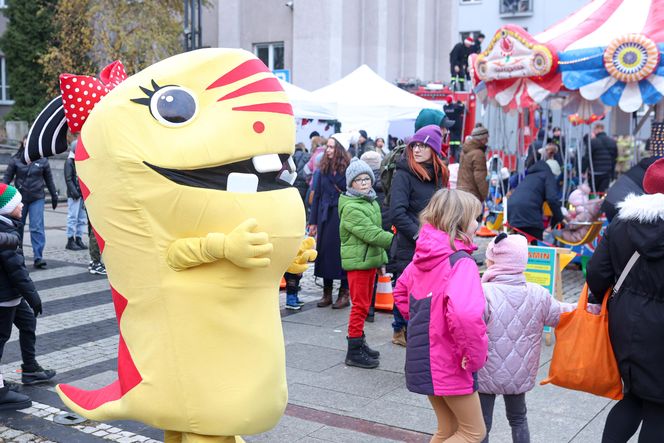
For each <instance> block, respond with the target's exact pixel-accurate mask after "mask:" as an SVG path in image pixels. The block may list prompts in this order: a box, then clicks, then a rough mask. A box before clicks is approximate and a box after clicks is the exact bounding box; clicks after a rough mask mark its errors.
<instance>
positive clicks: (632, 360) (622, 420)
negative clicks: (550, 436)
mask: <svg viewBox="0 0 664 443" xmlns="http://www.w3.org/2000/svg"><path fill="white" fill-rule="evenodd" d="M643 187H644V190H645V191H646V194H645V195H639V196H637V195H630V196H629V197H627V199H626V200H625V201H624V202H623V203H621V204H620V205H619V207H620V212H619V213H618V216H617V217H616V218H614V219H613V221H612V222H611V224H610V225H609V227H608V229H607V230H606V233H605V234H604V238H603V239H602V241H600V242H599V244H598V246H597V249H596V250H595V253H594V254H593V256H592V258H591V259H590V262H589V263H588V277H587V281H588V287H589V288H590V290H591V291H592V293H593V296H594V297H595V299H596V301H597V302H601V301H602V299H603V298H604V296H605V293H606V291H607V290H608V289H609V288H610V287H612V286H613V285H614V284H615V283H616V280H618V278H619V276H620V274H621V273H622V271H623V269H625V267H626V265H627V262H628V261H629V259H630V258H631V257H632V255H633V254H634V251H637V252H638V253H639V254H640V256H639V258H638V259H637V261H636V263H635V264H634V266H633V267H632V269H631V271H630V272H629V274H627V277H626V279H625V281H624V282H623V285H622V286H621V288H620V290H619V291H618V293H617V294H616V295H615V296H612V297H611V298H610V299H609V303H608V308H609V336H610V337H611V345H612V346H613V351H614V353H615V355H616V360H618V368H619V370H620V377H621V378H622V380H623V383H624V394H625V396H624V398H623V399H622V400H620V401H619V402H618V403H616V405H615V406H614V407H613V409H611V412H609V415H608V416H607V418H606V424H605V426H604V435H603V437H602V442H603V443H609V442H621V443H622V442H626V441H627V440H629V439H630V438H631V437H632V435H634V433H635V432H636V430H637V428H638V427H639V425H641V432H640V434H639V442H648V443H654V442H661V441H662V438H663V437H664V346H663V345H662V339H663V338H664V279H663V278H662V276H664V159H661V160H658V161H657V162H655V163H654V164H653V165H652V166H650V168H648V171H647V172H646V175H645V178H644V180H643Z"/></svg>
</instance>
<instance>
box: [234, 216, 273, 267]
mask: <svg viewBox="0 0 664 443" xmlns="http://www.w3.org/2000/svg"><path fill="white" fill-rule="evenodd" d="M256 228H258V222H257V221H256V219H253V218H250V219H249V220H246V221H244V222H242V223H240V224H239V225H238V226H237V227H236V228H235V229H233V230H232V231H231V232H230V234H228V235H226V238H225V241H224V257H225V258H226V259H227V260H229V261H230V262H231V263H233V264H234V265H235V266H239V267H241V268H266V267H268V266H270V259H269V258H268V257H261V256H265V255H269V254H271V253H272V250H273V246H272V243H270V242H269V238H268V235H267V232H254V231H255V230H256Z"/></svg>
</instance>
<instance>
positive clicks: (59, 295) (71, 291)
mask: <svg viewBox="0 0 664 443" xmlns="http://www.w3.org/2000/svg"><path fill="white" fill-rule="evenodd" d="M106 289H111V286H110V285H109V284H108V280H95V281H86V282H81V283H74V284H71V285H66V286H58V287H55V288H50V289H44V290H43V291H39V296H40V297H41V299H42V303H44V302H47V301H55V300H63V299H65V298H70V297H76V296H79V295H84V294H91V293H93V292H99V291H103V290H106ZM110 299H111V297H110V295H109V300H110Z"/></svg>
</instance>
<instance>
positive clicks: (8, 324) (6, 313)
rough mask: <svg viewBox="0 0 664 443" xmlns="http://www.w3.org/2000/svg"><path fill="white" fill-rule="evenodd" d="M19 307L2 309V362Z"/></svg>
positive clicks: (0, 357) (0, 355) (0, 310)
mask: <svg viewBox="0 0 664 443" xmlns="http://www.w3.org/2000/svg"><path fill="white" fill-rule="evenodd" d="M16 308H17V306H12V307H11V308H8V307H0V361H1V360H2V352H3V351H4V350H5V343H7V341H8V340H9V337H11V335H12V324H13V323H14V316H15V314H16Z"/></svg>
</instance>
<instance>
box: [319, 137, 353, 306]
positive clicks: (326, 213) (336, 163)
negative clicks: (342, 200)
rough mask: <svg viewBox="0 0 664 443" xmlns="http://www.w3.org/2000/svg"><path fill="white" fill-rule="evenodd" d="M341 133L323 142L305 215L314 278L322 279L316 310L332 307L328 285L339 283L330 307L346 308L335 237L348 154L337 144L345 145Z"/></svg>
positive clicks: (345, 282)
mask: <svg viewBox="0 0 664 443" xmlns="http://www.w3.org/2000/svg"><path fill="white" fill-rule="evenodd" d="M344 135H345V134H335V135H333V136H332V137H330V138H329V139H328V141H327V147H326V148H325V153H324V154H323V159H322V160H321V163H320V169H319V171H317V172H316V174H317V175H318V176H317V180H314V182H315V187H314V189H313V193H314V196H313V201H312V203H311V214H310V216H309V235H311V236H317V242H316V244H317V246H316V249H317V250H318V257H317V258H316V265H315V267H314V275H315V276H316V277H322V278H323V297H322V298H321V299H320V300H319V301H318V307H319V308H323V307H326V306H330V305H331V304H332V284H333V281H334V280H341V286H340V288H339V296H338V298H337V301H336V302H335V303H334V305H333V306H332V308H334V309H340V308H345V307H346V306H349V305H350V297H349V292H348V280H346V273H345V272H344V270H343V269H342V268H341V239H340V237H339V209H338V205H339V195H341V194H343V193H344V192H346V168H347V167H348V164H349V163H350V155H349V154H348V151H347V149H346V148H344V146H343V145H342V144H341V143H340V142H339V139H341V140H342V142H344V143H347V141H346V140H345V138H344V137H343V136H344Z"/></svg>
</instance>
